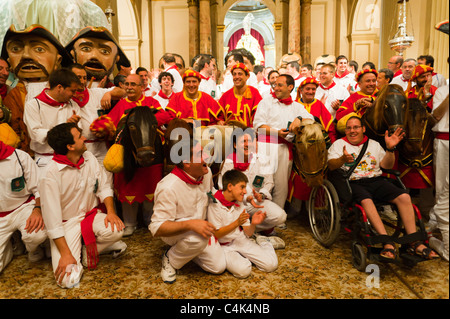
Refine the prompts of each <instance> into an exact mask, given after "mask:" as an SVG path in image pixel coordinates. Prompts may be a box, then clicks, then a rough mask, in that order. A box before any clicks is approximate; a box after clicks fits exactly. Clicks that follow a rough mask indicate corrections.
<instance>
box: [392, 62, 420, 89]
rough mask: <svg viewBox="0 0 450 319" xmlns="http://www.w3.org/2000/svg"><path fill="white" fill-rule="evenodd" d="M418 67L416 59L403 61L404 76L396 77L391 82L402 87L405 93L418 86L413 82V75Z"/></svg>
mask: <svg viewBox="0 0 450 319" xmlns="http://www.w3.org/2000/svg"><path fill="white" fill-rule="evenodd" d="M416 65H417V61H416V60H414V59H406V60H405V61H403V64H402V68H401V70H402V74H401V75H398V76H396V77H394V78H393V79H392V81H391V84H398V85H400V86H401V87H402V88H403V90H404V91H405V92H406V91H408V90H409V89H410V88H412V87H413V86H414V85H416V83H415V82H414V81H413V80H411V76H412V75H413V72H414V69H415V68H416Z"/></svg>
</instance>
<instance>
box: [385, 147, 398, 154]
mask: <svg viewBox="0 0 450 319" xmlns="http://www.w3.org/2000/svg"><path fill="white" fill-rule="evenodd" d="M395 149H396V147H395V146H394V148H387V147H386V151H387V152H390V153H394V152H395Z"/></svg>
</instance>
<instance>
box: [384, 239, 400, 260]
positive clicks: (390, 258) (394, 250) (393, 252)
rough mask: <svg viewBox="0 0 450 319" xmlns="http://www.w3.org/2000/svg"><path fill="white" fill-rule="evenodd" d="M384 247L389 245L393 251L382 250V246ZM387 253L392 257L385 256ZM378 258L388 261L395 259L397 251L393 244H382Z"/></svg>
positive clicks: (389, 249)
mask: <svg viewBox="0 0 450 319" xmlns="http://www.w3.org/2000/svg"><path fill="white" fill-rule="evenodd" d="M386 245H391V246H392V247H394V249H392V248H384V246H386ZM387 253H391V254H392V255H393V256H392V257H389V256H387V255H386V254H387ZM380 257H381V258H384V259H389V260H394V259H396V258H397V250H396V249H395V244H394V243H393V242H389V243H383V250H382V251H381V252H380Z"/></svg>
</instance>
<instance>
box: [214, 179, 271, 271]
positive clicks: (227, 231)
mask: <svg viewBox="0 0 450 319" xmlns="http://www.w3.org/2000/svg"><path fill="white" fill-rule="evenodd" d="M222 182H223V185H224V190H223V191H221V190H219V191H217V192H216V193H215V194H214V199H215V200H214V201H213V202H212V203H210V205H209V207H208V221H209V222H211V223H212V224H213V225H214V226H215V227H216V229H217V230H216V231H215V235H214V236H215V237H216V238H217V240H218V241H219V243H220V245H221V246H222V248H223V250H224V253H225V258H226V262H227V270H228V271H229V272H231V273H232V274H233V275H234V276H235V277H237V278H247V277H248V276H249V275H250V273H251V270H252V263H253V264H255V266H256V267H257V268H258V269H260V270H261V271H265V272H272V271H275V270H276V269H277V267H278V257H277V255H276V253H275V250H274V248H273V246H272V244H270V242H268V241H265V240H262V241H259V242H258V243H255V242H254V241H252V240H250V239H249V237H251V236H252V235H253V233H254V232H255V229H256V226H257V225H259V224H261V223H262V222H263V221H264V219H265V218H266V213H265V212H262V211H257V212H256V213H254V214H253V216H252V220H251V223H250V222H249V217H250V215H249V214H248V213H247V212H246V211H245V209H244V206H243V205H242V201H243V199H244V195H245V194H246V193H247V191H246V187H247V182H248V179H247V176H245V174H244V173H242V172H241V171H238V170H231V171H227V172H226V173H225V174H224V175H223V177H222Z"/></svg>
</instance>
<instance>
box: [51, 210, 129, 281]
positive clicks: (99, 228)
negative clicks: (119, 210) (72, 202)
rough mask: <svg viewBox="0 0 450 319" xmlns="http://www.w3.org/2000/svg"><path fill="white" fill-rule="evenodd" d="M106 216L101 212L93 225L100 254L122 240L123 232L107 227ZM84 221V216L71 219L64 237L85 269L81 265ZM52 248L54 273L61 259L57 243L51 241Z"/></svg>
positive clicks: (96, 216)
mask: <svg viewBox="0 0 450 319" xmlns="http://www.w3.org/2000/svg"><path fill="white" fill-rule="evenodd" d="M105 218H106V214H104V213H101V212H100V211H99V212H98V213H97V214H96V215H95V218H94V222H93V224H92V227H93V230H94V234H95V237H96V241H97V251H98V253H99V254H100V253H101V252H102V251H103V250H105V249H106V248H108V247H109V246H111V245H112V244H114V243H115V242H117V241H119V240H120V239H121V238H122V235H123V230H121V231H118V230H117V228H115V227H114V231H112V230H111V224H108V227H105ZM83 219H84V215H80V216H76V217H74V218H71V219H69V220H68V221H66V222H65V223H64V224H63V227H64V233H65V235H64V237H65V239H66V242H67V245H68V246H69V249H70V252H71V253H72V256H73V257H74V258H75V259H76V260H77V261H78V263H77V264H78V266H79V267H83V266H82V264H81V248H82V243H81V239H82V236H81V224H80V223H81V221H82V220H83ZM50 247H51V253H52V266H53V273H54V272H55V270H56V268H58V263H59V260H60V258H61V254H60V253H59V250H58V247H56V245H55V242H54V241H53V240H50Z"/></svg>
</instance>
